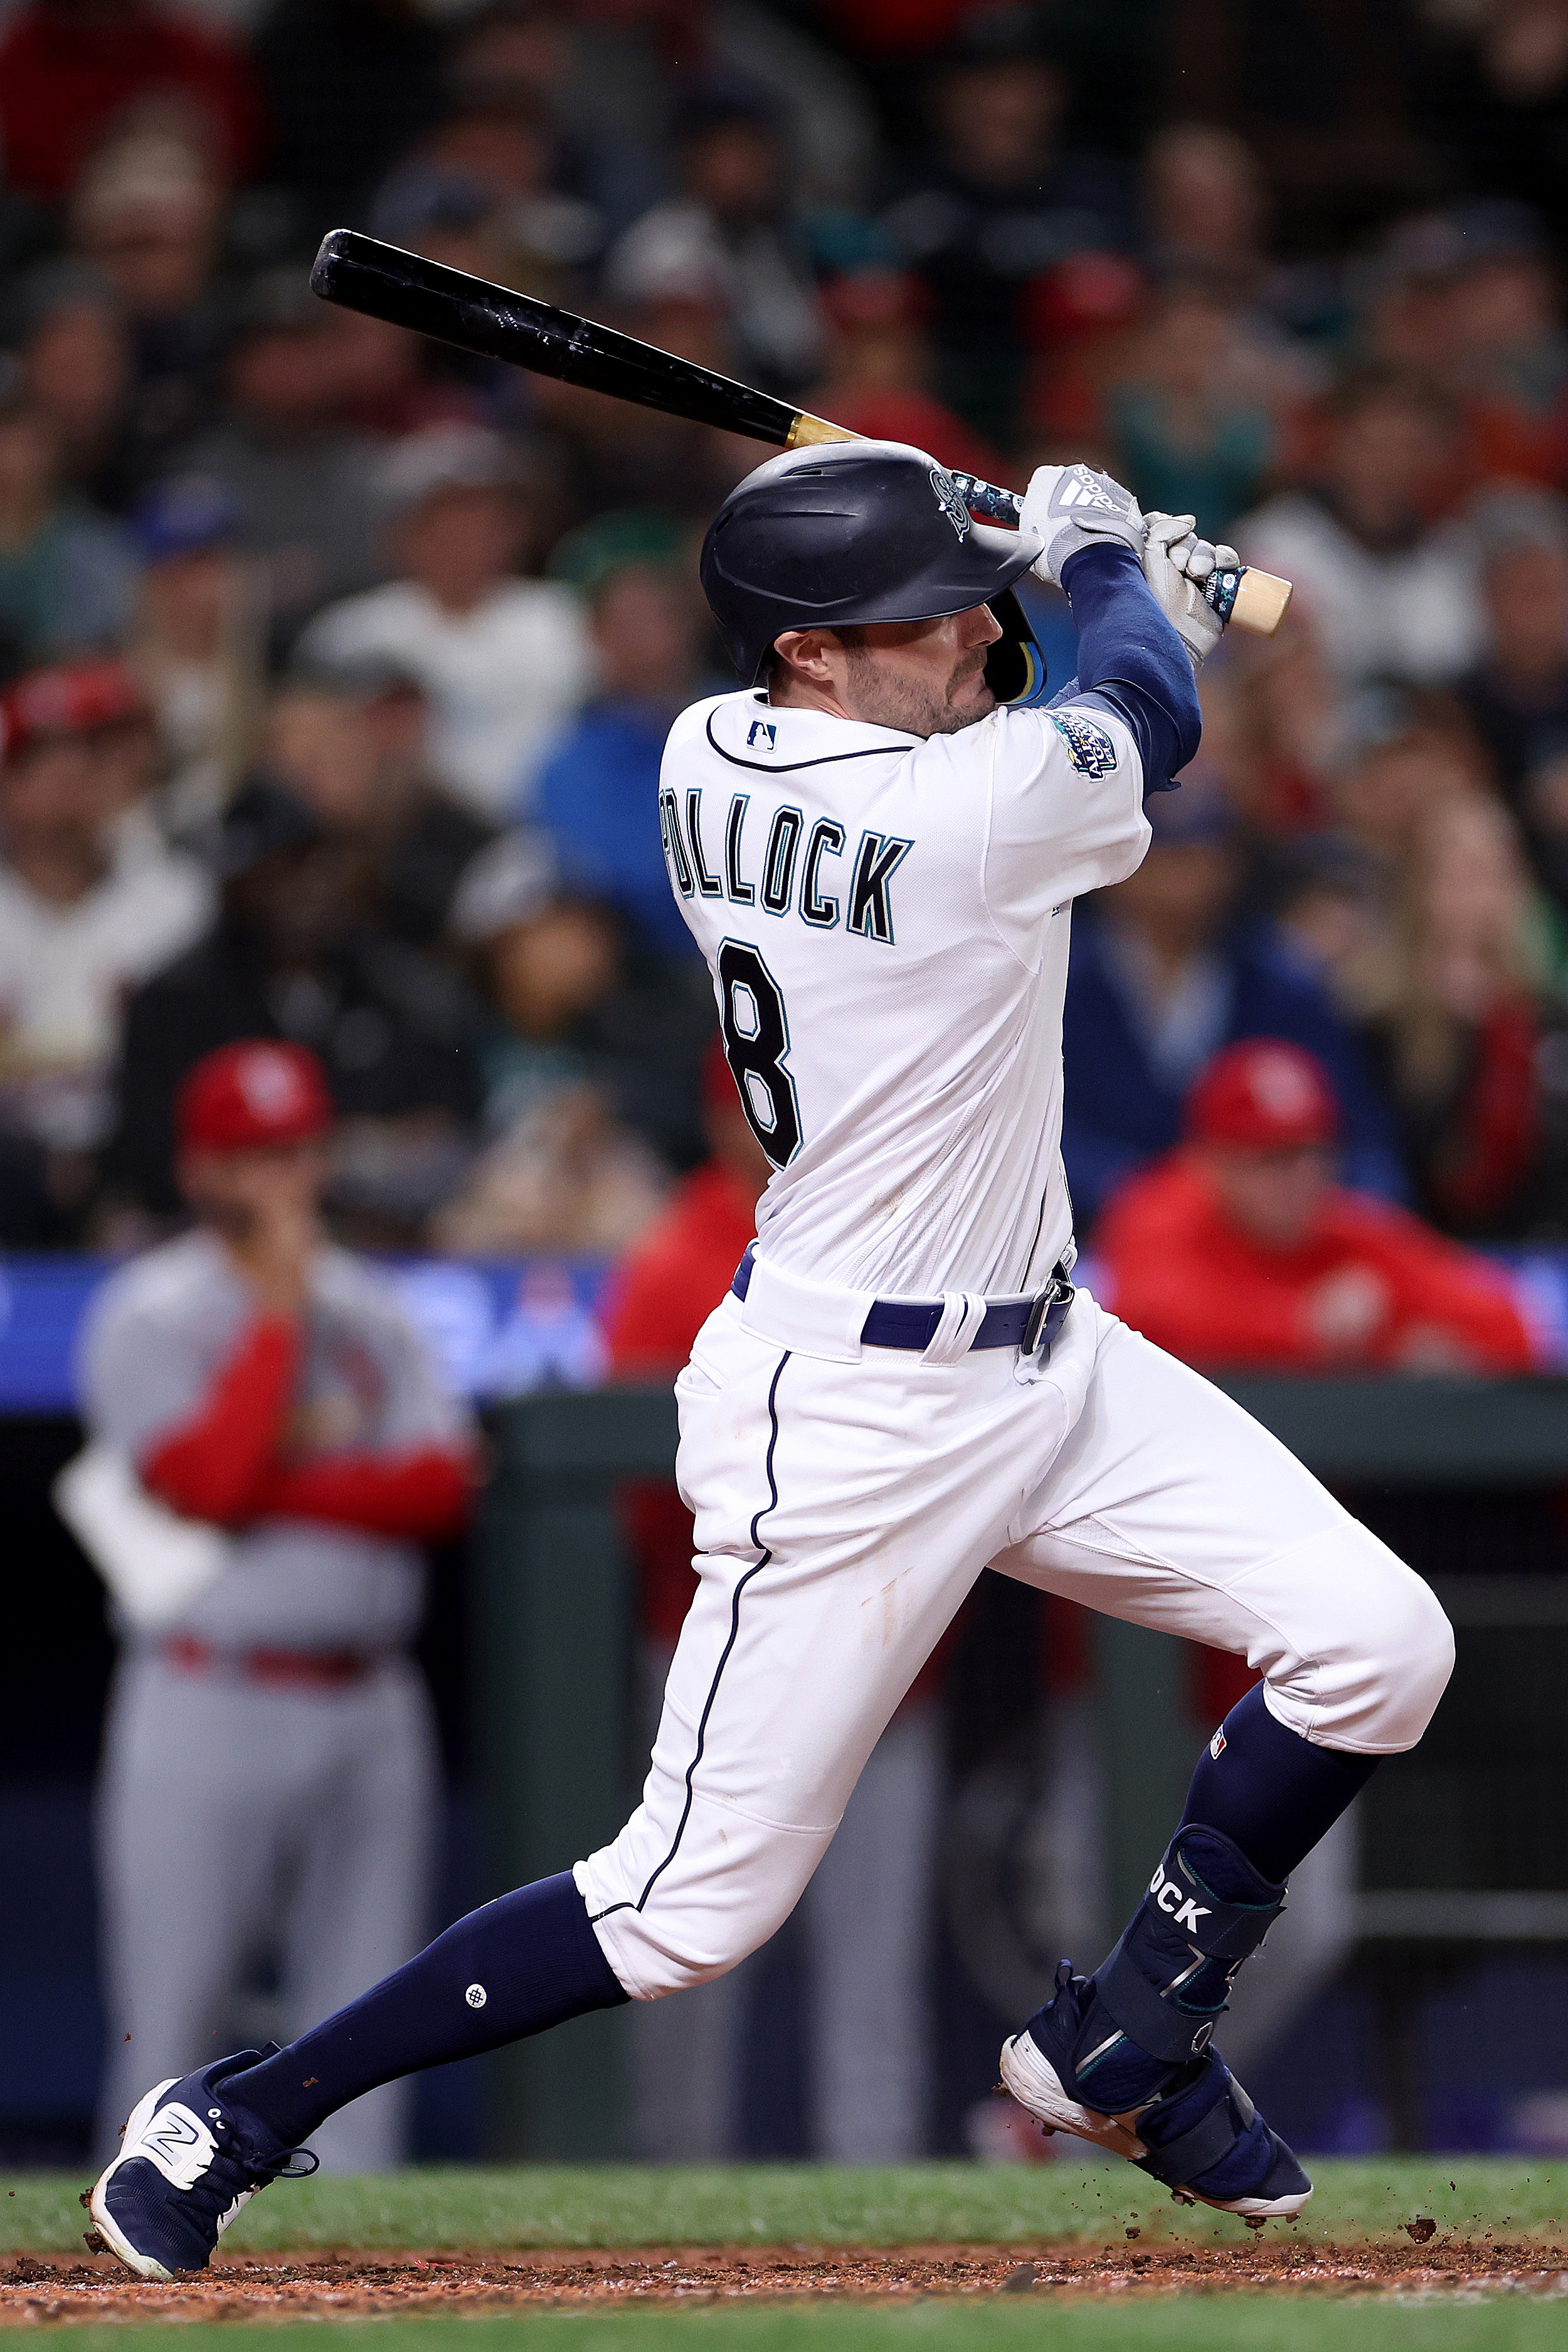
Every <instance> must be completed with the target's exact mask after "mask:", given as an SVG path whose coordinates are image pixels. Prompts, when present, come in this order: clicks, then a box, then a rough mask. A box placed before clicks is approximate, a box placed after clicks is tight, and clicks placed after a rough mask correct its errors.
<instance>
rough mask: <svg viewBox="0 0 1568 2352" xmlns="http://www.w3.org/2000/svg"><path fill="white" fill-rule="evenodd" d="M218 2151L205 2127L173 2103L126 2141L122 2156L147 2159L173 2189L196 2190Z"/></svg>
mask: <svg viewBox="0 0 1568 2352" xmlns="http://www.w3.org/2000/svg"><path fill="white" fill-rule="evenodd" d="M216 2147H217V2142H216V2139H214V2137H213V2136H212V2134H211V2132H210V2131H209V2130H208V2129H207V2127H206V2126H205V2124H204V2123H203V2122H202V2121H201V2120H200V2118H199V2117H198V2116H194V2115H193V2114H192V2113H191V2111H190V2109H189V2107H184V2106H181V2105H179V2104H178V2103H177V2102H172V2103H171V2104H170V2105H168V2106H166V2107H160V2108H159V2109H158V2111H157V2113H156V2114H155V2115H154V2116H153V2117H152V2119H151V2121H150V2122H149V2123H148V2124H147V2125H146V2126H145V2127H144V2129H143V2130H142V2132H141V2133H140V2134H139V2135H138V2136H137V2137H136V2138H135V2139H134V2140H132V2139H127V2141H126V2143H125V2145H124V2147H122V2148H121V2156H123V2157H133V2156H144V2157H145V2158H146V2159H147V2161H148V2163H149V2164H155V2165H156V2166H157V2168H158V2169H159V2171H160V2172H161V2173H162V2174H163V2178H164V2179H165V2180H167V2181H168V2182H169V2183H170V2184H171V2186H172V2187H174V2188H175V2189H194V2188H195V2185H196V2182H197V2181H198V2180H199V2179H201V2176H202V2174H203V2173H204V2172H205V2169H206V2168H207V2165H208V2163H209V2161H210V2160H211V2158H212V2157H213V2155H214V2153H215V2151H216Z"/></svg>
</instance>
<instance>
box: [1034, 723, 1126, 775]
mask: <svg viewBox="0 0 1568 2352" xmlns="http://www.w3.org/2000/svg"><path fill="white" fill-rule="evenodd" d="M1048 715H1049V718H1050V722H1051V725H1052V726H1053V727H1054V728H1055V729H1056V730H1057V733H1058V735H1059V736H1060V737H1061V739H1062V741H1063V742H1064V743H1065V744H1066V745H1067V747H1068V759H1069V760H1070V761H1072V764H1073V766H1074V767H1075V768H1076V769H1077V770H1078V772H1079V775H1080V776H1108V775H1109V774H1110V771H1111V770H1112V768H1114V767H1115V765H1116V746H1115V744H1114V743H1113V742H1112V741H1111V740H1110V736H1109V735H1108V734H1107V733H1106V731H1105V730H1104V728H1103V727H1097V726H1096V725H1095V723H1094V721H1093V719H1086V718H1085V717H1084V715H1083V713H1082V711H1081V710H1053V711H1051V712H1050V713H1049V714H1048Z"/></svg>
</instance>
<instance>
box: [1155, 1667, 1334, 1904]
mask: <svg viewBox="0 0 1568 2352" xmlns="http://www.w3.org/2000/svg"><path fill="white" fill-rule="evenodd" d="M1376 1763H1377V1759H1376V1757H1375V1756H1347V1755H1346V1754H1345V1752H1344V1750H1343V1749H1342V1748H1318V1747H1315V1746H1314V1745H1313V1743H1312V1742H1311V1741H1310V1739H1303V1738H1301V1735H1300V1732H1297V1731H1288V1730H1287V1729H1286V1727H1285V1726H1284V1724H1282V1723H1279V1722H1276V1720H1275V1718H1274V1717H1273V1716H1271V1715H1270V1714H1269V1712H1268V1707H1267V1706H1265V1705H1264V1703H1263V1685H1262V1684H1261V1683H1258V1684H1257V1685H1255V1686H1254V1687H1253V1688H1252V1689H1251V1690H1249V1691H1248V1692H1247V1696H1246V1697H1245V1698H1244V1699H1238V1700H1237V1704H1236V1706H1233V1707H1232V1708H1231V1710H1230V1713H1229V1714H1228V1715H1227V1716H1226V1719H1225V1721H1224V1722H1223V1723H1222V1724H1221V1725H1220V1727H1219V1729H1218V1730H1217V1731H1216V1732H1215V1736H1214V1738H1212V1739H1211V1740H1210V1742H1209V1744H1208V1746H1207V1747H1206V1748H1205V1750H1204V1752H1203V1754H1202V1755H1201V1756H1200V1757H1199V1759H1198V1769H1197V1770H1196V1771H1195V1772H1194V1774H1193V1779H1192V1786H1191V1787H1190V1788H1189V1790H1187V1808H1186V1811H1185V1812H1184V1814H1183V1815H1182V1826H1183V1828H1185V1827H1186V1826H1187V1824H1188V1823H1189V1822H1192V1823H1194V1824H1196V1823H1198V1822H1201V1823H1202V1824H1203V1826H1204V1827H1205V1829H1211V1830H1221V1831H1223V1832H1224V1833H1225V1835H1226V1837H1227V1838H1230V1839H1231V1840H1232V1841H1233V1842H1234V1843H1236V1844H1237V1845H1238V1846H1239V1847H1240V1848H1241V1851H1242V1853H1244V1854H1245V1855H1246V1856H1247V1861H1248V1862H1249V1863H1251V1864H1252V1866H1253V1868H1254V1869H1255V1870H1257V1871H1258V1872H1260V1873H1261V1874H1262V1875H1263V1876H1264V1877H1265V1878H1271V1879H1275V1880H1278V1881H1279V1882H1281V1883H1282V1882H1283V1881H1284V1880H1285V1879H1287V1878H1289V1875H1290V1873H1291V1872H1292V1871H1293V1870H1294V1869H1295V1867H1296V1864H1298V1863H1299V1862H1300V1861H1301V1860H1302V1858H1303V1857H1304V1856H1305V1855H1307V1854H1309V1853H1311V1851H1312V1848H1313V1847H1314V1846H1315V1845H1316V1844H1317V1843H1318V1840H1319V1839H1320V1838H1321V1836H1322V1835H1323V1833H1324V1832H1325V1831H1326V1830H1330V1829H1331V1828H1332V1827H1333V1825H1334V1823H1335V1822H1337V1821H1338V1820H1339V1817H1340V1815H1341V1814H1342V1812H1343V1811H1344V1810H1345V1807H1346V1806H1347V1805H1348V1804H1349V1803H1350V1801H1351V1800H1352V1797H1355V1796H1358V1795H1359V1794H1360V1792H1361V1790H1363V1788H1365V1786H1366V1784H1367V1782H1368V1780H1370V1779H1371V1778H1372V1774H1373V1768H1374V1767H1375V1765H1376ZM1215 1894H1216V1895H1223V1896H1225V1898H1226V1900H1227V1901H1230V1900H1232V1899H1233V1890H1232V1889H1231V1888H1230V1887H1228V1886H1222V1885H1216V1886H1215ZM1234 1899H1240V1900H1246V1899H1247V1897H1246V1896H1245V1895H1242V1893H1241V1890H1240V1889H1239V1888H1237V1889H1236V1890H1234Z"/></svg>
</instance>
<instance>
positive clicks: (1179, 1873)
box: [1094, 1824, 1285, 2065]
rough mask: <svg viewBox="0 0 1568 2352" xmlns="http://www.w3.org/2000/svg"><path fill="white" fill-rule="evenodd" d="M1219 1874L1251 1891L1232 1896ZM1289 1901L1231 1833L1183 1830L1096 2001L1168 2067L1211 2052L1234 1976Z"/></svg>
mask: <svg viewBox="0 0 1568 2352" xmlns="http://www.w3.org/2000/svg"><path fill="white" fill-rule="evenodd" d="M1211 1879H1217V1880H1219V1881H1220V1883H1221V1884H1223V1885H1226V1886H1227V1887H1232V1888H1240V1889H1242V1890H1243V1892H1244V1896H1245V1899H1243V1900H1240V1901H1237V1900H1231V1901H1228V1902H1227V1901H1225V1900H1224V1899H1223V1898H1222V1897H1221V1896H1220V1895H1217V1894H1215V1891H1214V1887H1213V1885H1211V1884H1210V1883H1209V1881H1210V1880H1211ZM1284 1903H1285V1889H1284V1888H1283V1887H1282V1886H1275V1885H1270V1883H1269V1882H1268V1879H1266V1878H1263V1877H1260V1876H1259V1874H1258V1872H1257V1871H1256V1870H1254V1868H1253V1867H1252V1864H1250V1863H1249V1862H1248V1861H1247V1857H1246V1855H1245V1854H1244V1853H1242V1851H1241V1849H1240V1847H1239V1846H1237V1845H1236V1844H1235V1843H1233V1842H1232V1840H1231V1839H1229V1838H1227V1837H1226V1835H1225V1833H1224V1832H1223V1831H1221V1830H1213V1829H1207V1828H1205V1827H1203V1826H1201V1825H1197V1824H1194V1825H1193V1826H1189V1827H1185V1828H1183V1829H1179V1830H1178V1831H1177V1832H1176V1834H1175V1836H1174V1837H1173V1839H1172V1840H1171V1843H1170V1844H1169V1845H1168V1846H1167V1847H1166V1849H1165V1856H1164V1859H1163V1862H1162V1863H1161V1864H1160V1866H1159V1868H1158V1869H1157V1870H1156V1871H1155V1873H1154V1875H1153V1877H1152V1879H1151V1881H1150V1883H1149V1891H1148V1893H1147V1894H1146V1895H1144V1897H1143V1900H1142V1903H1141V1904H1140V1905H1139V1906H1138V1908H1137V1910H1136V1911H1135V1912H1134V1913H1133V1915H1132V1918H1131V1923H1130V1925H1129V1926H1128V1927H1127V1929H1126V1932H1125V1933H1124V1934H1123V1936H1122V1937H1121V1941H1120V1942H1119V1943H1118V1944H1117V1946H1116V1948H1115V1949H1114V1950H1113V1951H1112V1952H1111V1954H1110V1958H1108V1959H1106V1960H1104V1961H1103V1962H1102V1963H1101V1965H1100V1967H1099V1968H1098V1969H1096V1970H1095V1973H1094V1990H1095V1996H1096V2003H1095V2006H1096V2010H1097V2011H1104V2013H1105V2014H1104V2022H1105V2024H1106V2025H1107V2027H1108V2028H1109V2027H1111V2026H1114V2027H1115V2028H1117V2029H1119V2030H1120V2031H1121V2032H1122V2033H1124V2034H1126V2035H1127V2037H1128V2039H1129V2040H1130V2041H1131V2042H1136V2043H1137V2045H1138V2047H1139V2049H1140V2050H1142V2051H1146V2052H1147V2053H1148V2054H1149V2056H1150V2057H1151V2058H1158V2059H1160V2060H1162V2061H1163V2063H1165V2064H1166V2065H1174V2064H1180V2063H1183V2062H1184V2061H1185V2060H1187V2059H1190V2058H1196V2057H1199V2056H1201V2055H1202V2053H1203V2052H1204V2051H1205V2050H1206V2049H1207V2047H1208V2045H1209V2042H1210V2041H1211V2039H1212V2038H1213V2034H1214V2029H1215V2020H1216V2019H1217V2018H1219V2017H1220V2016H1222V2015H1223V2014H1224V2011H1225V2008H1226V2002H1227V2000H1228V1999H1229V1995H1230V1985H1231V1979H1232V1978H1233V1977H1234V1976H1235V1974H1236V1971H1237V1969H1238V1968H1239V1967H1240V1966H1241V1963H1242V1961H1243V1960H1245V1959H1246V1958H1247V1957H1248V1956H1249V1955H1250V1954H1251V1953H1253V1952H1255V1951H1256V1950H1257V1949H1258V1945H1259V1944H1261V1942H1262V1941H1263V1938H1264V1937H1265V1936H1266V1935H1267V1934H1268V1930H1269V1928H1270V1927H1272V1926H1273V1924H1274V1922H1275V1920H1276V1919H1277V1918H1278V1917H1279V1913H1280V1911H1281V1910H1282V1909H1283V1907H1284ZM1100 2054H1102V2053H1097V2055H1100Z"/></svg>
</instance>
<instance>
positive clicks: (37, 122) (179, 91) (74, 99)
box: [0, 0, 261, 198]
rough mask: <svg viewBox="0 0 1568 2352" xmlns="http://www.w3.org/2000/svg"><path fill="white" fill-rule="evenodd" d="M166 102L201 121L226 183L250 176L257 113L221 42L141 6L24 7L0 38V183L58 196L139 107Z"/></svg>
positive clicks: (252, 92)
mask: <svg viewBox="0 0 1568 2352" xmlns="http://www.w3.org/2000/svg"><path fill="white" fill-rule="evenodd" d="M171 99H173V100H176V101H183V102H184V105H185V106H186V107H187V108H189V109H192V110H195V111H196V112H197V113H199V114H200V115H201V116H202V117H203V118H204V119H205V124H206V126H207V130H208V134H209V136H210V137H211V139H212V142H213V145H214V147H215V149H216V152H217V159H218V161H219V163H220V164H221V165H222V166H223V167H224V168H225V169H226V171H227V172H228V173H229V174H230V175H231V176H232V177H233V178H235V179H237V180H244V179H247V178H248V177H249V175H250V173H251V172H252V170H253V169H254V167H255V164H256V162H257V159H258V152H259V149H260V143H261V120H260V109H259V105H258V98H257V91H256V85H255V81H254V79H253V77H252V74H251V70H250V67H249V65H248V63H247V59H246V57H245V53H244V51H243V50H242V49H241V48H239V47H238V46H237V44H236V43H235V42H234V41H232V40H230V39H229V38H228V37H226V35H225V34H223V33H220V32H219V31H218V30H217V29H216V26H207V25H202V24H200V23H198V22H196V21H195V20H193V19H192V18H190V17H187V16H176V15H174V13H173V12H166V11H165V10H163V9H162V8H159V7H157V6H155V5H150V0H30V5H27V6H26V7H23V8H19V9H18V10H17V12H16V15H15V16H13V17H12V19H11V22H10V24H9V25H8V26H7V27H6V29H5V36H4V37H3V38H0V139H3V141H4V143H5V177H6V179H7V181H8V182H9V183H10V184H11V186H12V187H14V188H22V189H25V190H26V193H27V194H29V195H34V196H42V197H45V198H58V197H60V196H63V195H64V194H66V193H67V191H68V189H69V188H70V186H71V184H72V183H73V182H74V181H75V179H76V177H77V175H78V173H79V172H80V170H81V168H82V165H83V164H84V163H86V162H87V159H88V157H89V155H90V154H91V153H92V152H93V150H94V148H95V147H97V146H98V145H99V144H100V142H101V141H102V140H103V138H104V137H105V136H106V135H107V134H108V133H109V132H110V131H113V130H116V129H118V128H119V127H120V126H121V123H122V122H123V121H124V119H125V116H126V114H127V112H128V110H130V109H131V108H132V106H133V105H134V104H135V103H136V101H137V100H163V101H165V102H166V101H168V100H171Z"/></svg>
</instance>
